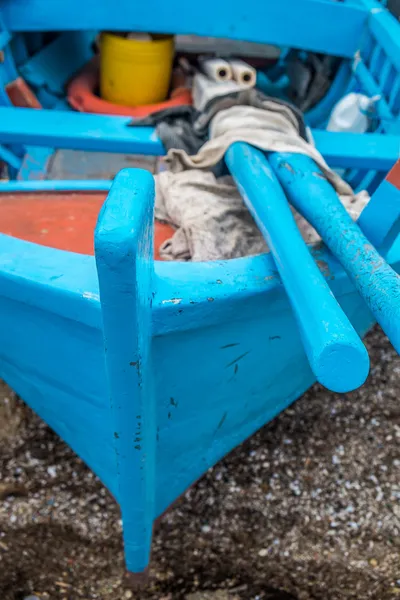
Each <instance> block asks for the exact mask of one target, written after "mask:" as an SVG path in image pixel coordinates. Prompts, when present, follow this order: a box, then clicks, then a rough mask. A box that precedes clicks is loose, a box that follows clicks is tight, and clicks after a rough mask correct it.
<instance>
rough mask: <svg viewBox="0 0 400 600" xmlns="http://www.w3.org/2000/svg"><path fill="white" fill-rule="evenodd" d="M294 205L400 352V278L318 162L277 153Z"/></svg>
mask: <svg viewBox="0 0 400 600" xmlns="http://www.w3.org/2000/svg"><path fill="white" fill-rule="evenodd" d="M270 161H271V165H272V167H273V168H274V171H275V173H276V175H277V176H278V178H279V180H280V182H281V184H282V186H283V188H284V189H285V192H286V194H287V196H288V198H289V201H290V202H291V204H292V205H293V206H294V207H295V208H296V209H297V210H298V211H299V212H300V213H301V214H302V215H303V216H304V217H305V218H306V219H307V220H308V221H309V223H311V225H312V226H313V227H314V228H315V229H316V230H317V231H318V233H319V234H320V236H321V237H322V239H323V240H324V242H325V243H326V245H327V246H328V248H329V249H330V250H331V252H332V254H334V255H335V256H336V258H337V259H338V260H339V261H340V262H341V264H342V265H343V267H344V268H345V270H346V271H347V273H348V275H349V276H350V277H351V278H352V280H353V282H354V284H355V286H356V288H357V290H358V291H359V293H360V294H361V296H362V297H363V298H364V300H365V302H366V303H367V305H368V307H369V309H370V310H371V312H372V313H373V315H374V316H375V318H376V320H377V321H378V323H379V324H380V325H381V327H382V329H383V330H384V332H385V333H386V335H387V336H388V338H389V339H390V341H391V342H392V344H393V346H394V347H395V349H396V350H397V352H399V353H400V277H399V275H398V274H397V273H396V272H395V271H394V270H393V269H392V268H391V267H390V266H389V265H388V264H387V263H386V262H385V260H384V259H383V258H382V256H381V255H380V254H378V252H377V251H376V249H375V248H374V247H373V246H372V244H371V243H370V242H369V240H368V239H367V238H366V237H365V235H364V234H363V233H362V231H361V230H360V228H359V227H358V225H357V224H356V223H354V222H353V221H352V219H351V217H350V216H349V215H348V213H347V212H346V210H345V209H344V207H343V205H342V204H341V203H340V201H339V198H338V196H337V194H336V192H335V190H334V189H333V187H332V185H331V184H330V183H329V182H328V181H327V180H326V178H325V177H324V175H323V174H322V172H321V171H320V169H319V168H318V167H317V165H316V164H315V162H314V161H313V160H312V159H311V158H309V157H308V156H302V155H300V154H284V153H283V154H272V155H271V156H270Z"/></svg>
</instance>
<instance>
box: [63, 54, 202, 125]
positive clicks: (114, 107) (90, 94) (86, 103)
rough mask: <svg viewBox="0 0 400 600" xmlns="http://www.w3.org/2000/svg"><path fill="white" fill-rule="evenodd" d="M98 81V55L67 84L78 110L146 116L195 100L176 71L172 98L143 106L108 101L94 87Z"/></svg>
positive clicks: (69, 93)
mask: <svg viewBox="0 0 400 600" xmlns="http://www.w3.org/2000/svg"><path fill="white" fill-rule="evenodd" d="M98 83H99V64H98V60H97V58H94V59H93V60H91V61H90V62H88V63H87V64H86V65H85V67H83V69H82V71H81V72H80V73H79V74H78V75H77V76H76V77H75V78H74V79H72V80H71V82H70V83H69V85H68V87H67V98H68V102H69V103H70V105H71V106H72V108H74V109H75V110H78V111H80V112H88V113H97V114H103V115H125V116H127V117H147V116H148V115H150V114H152V113H154V112H158V111H159V110H164V109H166V108H172V107H173V106H182V105H185V104H187V105H190V104H192V93H191V90H190V89H188V88H187V87H184V85H183V78H182V77H181V76H179V74H178V75H177V74H175V77H173V83H172V88H173V89H172V92H171V96H170V99H169V100H166V101H165V102H158V103H157V104H146V105H143V106H123V105H120V104H113V103H112V102H107V100H103V99H102V98H100V97H99V96H96V94H95V90H96V88H97V87H98Z"/></svg>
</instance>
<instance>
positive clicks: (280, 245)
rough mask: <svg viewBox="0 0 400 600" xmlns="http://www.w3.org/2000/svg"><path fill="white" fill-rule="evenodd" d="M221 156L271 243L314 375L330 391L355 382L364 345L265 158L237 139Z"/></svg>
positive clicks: (363, 369)
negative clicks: (319, 266) (330, 285)
mask: <svg viewBox="0 0 400 600" xmlns="http://www.w3.org/2000/svg"><path fill="white" fill-rule="evenodd" d="M225 160H226V163H227V165H228V167H229V170H230V172H231V174H232V176H233V177H234V179H235V181H236V184H237V186H238V188H239V190H240V193H241V195H242V197H243V199H244V201H245V203H246V205H247V207H248V209H249V210H250V212H251V214H252V215H253V217H254V219H255V221H256V223H257V225H258V227H259V229H260V231H261V232H262V234H263V236H264V238H265V240H266V241H267V243H268V245H269V247H270V249H271V252H272V255H273V257H274V260H275V263H276V266H277V269H278V271H279V274H280V276H281V279H282V282H283V284H284V286H285V289H286V292H287V294H288V297H289V300H290V302H291V305H292V308H293V311H294V314H295V316H296V319H297V322H298V325H299V328H300V333H301V337H302V342H303V345H304V349H305V352H306V355H307V358H308V361H309V363H310V366H311V369H312V371H313V372H314V374H315V376H316V378H317V380H318V381H319V382H320V383H322V384H323V385H324V386H326V387H327V388H329V389H331V390H333V391H336V392H346V391H350V390H353V389H355V388H357V387H359V386H360V385H362V384H363V383H364V381H365V379H366V377H367V375H368V371H369V358H368V354H367V351H366V349H365V347H364V345H363V344H362V342H361V340H360V338H359V336H358V335H357V333H356V331H355V330H354V329H353V327H352V325H351V323H350V321H349V320H348V318H347V317H346V315H345V314H344V312H343V311H342V309H341V307H340V306H339V304H338V303H337V301H336V299H335V297H334V296H333V294H332V292H331V291H330V289H329V286H328V284H327V283H326V280H325V278H324V277H323V275H322V274H321V272H320V271H319V269H318V267H317V265H316V264H315V262H314V260H313V258H312V256H311V254H310V252H309V250H308V248H307V246H306V244H305V243H304V241H303V239H302V237H301V234H300V232H299V230H298V228H297V225H296V223H295V221H294V218H293V215H292V213H291V210H290V208H289V204H288V202H287V199H286V197H285V194H284V192H283V190H282V188H281V186H280V184H279V182H278V180H277V178H276V177H275V175H274V173H273V171H272V169H271V167H270V166H269V164H268V161H267V159H266V158H265V156H264V155H263V154H262V153H261V152H260V151H259V150H256V149H255V148H253V147H251V146H249V145H247V144H244V143H242V142H237V143H235V144H233V145H232V146H231V147H230V148H229V150H228V151H227V153H226V155H225Z"/></svg>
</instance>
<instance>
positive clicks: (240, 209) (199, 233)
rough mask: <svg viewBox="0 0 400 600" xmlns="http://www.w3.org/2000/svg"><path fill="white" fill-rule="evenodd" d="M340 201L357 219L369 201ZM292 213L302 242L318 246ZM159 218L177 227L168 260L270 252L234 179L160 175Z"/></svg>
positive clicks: (165, 251) (361, 197) (193, 172)
mask: <svg viewBox="0 0 400 600" xmlns="http://www.w3.org/2000/svg"><path fill="white" fill-rule="evenodd" d="M340 199H341V201H342V203H343V205H344V206H345V207H346V209H347V210H348V212H349V213H350V215H351V216H352V217H353V218H354V219H355V218H357V217H358V215H359V214H360V212H361V210H362V209H363V208H364V206H365V205H366V203H367V202H368V199H369V196H368V194H366V193H365V192H361V193H360V194H357V195H355V196H353V195H352V194H350V195H347V196H342V197H341V198H340ZM292 211H293V214H294V216H295V220H296V222H297V225H298V227H299V229H300V232H301V234H302V236H303V239H304V240H305V241H306V242H307V243H308V244H313V243H315V242H317V241H319V240H320V237H319V236H318V234H317V232H316V231H315V229H314V228H313V227H311V225H310V224H309V223H308V222H307V221H306V220H305V219H304V218H303V217H302V216H301V215H300V214H299V213H297V212H296V211H295V210H294V209H292ZM155 215H156V218H157V219H159V220H161V221H165V222H167V223H169V224H171V225H173V226H174V227H175V228H176V232H175V234H174V235H173V236H172V238H171V239H169V240H167V241H166V242H164V243H163V244H162V245H161V247H160V255H161V257H162V258H163V259H164V260H192V261H205V260H220V259H228V258H237V257H240V256H250V255H254V254H261V253H262V252H268V251H269V249H268V247H267V245H266V243H265V241H264V238H263V237H262V235H261V233H260V231H259V229H258V227H257V225H256V224H255V222H254V220H253V218H252V216H251V215H250V213H249V211H248V210H247V208H246V206H245V204H244V202H243V200H242V198H241V196H240V194H239V192H238V190H237V188H236V186H235V183H234V181H233V179H232V178H231V177H230V176H226V177H219V178H218V179H216V178H215V176H214V175H213V173H211V172H209V171H202V170H197V169H190V170H188V171H181V172H179V173H172V172H170V171H164V172H162V173H160V174H159V175H157V177H156V208H155Z"/></svg>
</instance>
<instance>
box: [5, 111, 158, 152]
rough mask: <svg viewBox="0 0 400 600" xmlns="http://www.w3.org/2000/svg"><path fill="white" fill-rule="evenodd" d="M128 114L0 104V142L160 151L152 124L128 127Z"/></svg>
mask: <svg viewBox="0 0 400 600" xmlns="http://www.w3.org/2000/svg"><path fill="white" fill-rule="evenodd" d="M130 121H131V118H130V117H112V116H107V115H92V114H90V115H89V114H88V115H84V114H80V113H79V114H77V113H72V112H67V111H59V110H32V109H29V108H8V107H0V143H1V142H3V143H10V142H11V141H14V142H15V141H17V140H18V141H19V142H23V143H24V144H30V145H32V146H35V145H36V146H49V147H52V148H65V149H72V150H104V151H108V152H127V153H129V152H132V153H136V154H151V155H154V156H156V155H162V154H164V153H165V151H164V147H163V145H162V143H161V142H160V140H159V139H158V138H157V136H156V135H155V133H154V129H153V128H151V127H141V128H133V127H127V124H128V123H129V122H130Z"/></svg>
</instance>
